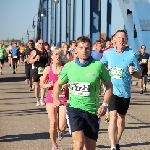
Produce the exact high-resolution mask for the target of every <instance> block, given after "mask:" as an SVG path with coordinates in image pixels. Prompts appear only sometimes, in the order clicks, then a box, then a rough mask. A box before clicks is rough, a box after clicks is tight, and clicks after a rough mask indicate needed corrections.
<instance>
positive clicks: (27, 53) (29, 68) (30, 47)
mask: <svg viewBox="0 0 150 150" xmlns="http://www.w3.org/2000/svg"><path fill="white" fill-rule="evenodd" d="M33 50H35V48H34V46H33V40H29V42H28V46H27V47H26V49H25V52H24V58H25V59H24V62H25V74H26V80H25V82H26V84H29V83H30V84H29V91H32V90H33V86H32V74H33V71H32V64H30V63H29V59H30V56H31V53H32V51H33Z"/></svg>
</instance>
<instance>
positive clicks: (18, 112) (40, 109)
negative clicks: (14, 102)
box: [0, 107, 47, 117]
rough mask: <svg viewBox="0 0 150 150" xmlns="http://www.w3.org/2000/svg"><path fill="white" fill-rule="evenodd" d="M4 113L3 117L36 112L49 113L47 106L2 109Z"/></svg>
mask: <svg viewBox="0 0 150 150" xmlns="http://www.w3.org/2000/svg"><path fill="white" fill-rule="evenodd" d="M0 113H2V115H1V117H4V116H27V115H35V114H47V112H46V108H39V107H38V108H36V109H26V110H9V111H3V112H2V111H0Z"/></svg>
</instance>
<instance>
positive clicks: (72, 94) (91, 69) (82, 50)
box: [53, 36, 112, 150]
mask: <svg viewBox="0 0 150 150" xmlns="http://www.w3.org/2000/svg"><path fill="white" fill-rule="evenodd" d="M91 47H92V45H91V41H90V39H89V38H87V37H84V36H83V37H79V38H78V39H77V49H76V50H77V56H78V57H77V58H76V59H75V60H74V61H72V62H69V63H67V64H66V65H65V66H64V68H63V69H62V72H61V73H60V75H59V79H58V81H57V82H56V84H55V86H54V91H53V94H54V105H55V106H56V107H58V106H59V105H61V101H59V100H58V98H59V91H60V89H61V86H62V85H63V84H64V83H66V82H68V83H69V100H68V104H67V115H68V118H69V126H70V129H71V134H72V138H73V142H74V150H81V149H83V147H84V146H85V147H86V150H94V149H95V148H96V141H97V138H98V131H99V118H100V117H101V116H103V115H105V113H106V109H107V106H108V102H109V99H110V97H111V93H112V84H111V81H110V76H109V73H108V71H107V70H106V68H105V66H104V65H103V64H102V63H101V62H100V61H97V60H95V59H93V58H92V56H91ZM100 80H102V82H103V83H104V85H105V86H106V88H107V91H106V94H105V96H104V101H103V103H102V105H100V100H99V89H100Z"/></svg>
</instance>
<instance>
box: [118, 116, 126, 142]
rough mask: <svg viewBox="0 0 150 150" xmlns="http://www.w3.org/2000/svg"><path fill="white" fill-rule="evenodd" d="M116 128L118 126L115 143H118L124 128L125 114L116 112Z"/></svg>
mask: <svg viewBox="0 0 150 150" xmlns="http://www.w3.org/2000/svg"><path fill="white" fill-rule="evenodd" d="M117 128H118V134H117V143H119V141H120V140H121V136H122V133H123V131H124V128H125V115H120V114H118V119H117Z"/></svg>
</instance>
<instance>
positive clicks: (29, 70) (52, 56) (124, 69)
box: [0, 30, 150, 150]
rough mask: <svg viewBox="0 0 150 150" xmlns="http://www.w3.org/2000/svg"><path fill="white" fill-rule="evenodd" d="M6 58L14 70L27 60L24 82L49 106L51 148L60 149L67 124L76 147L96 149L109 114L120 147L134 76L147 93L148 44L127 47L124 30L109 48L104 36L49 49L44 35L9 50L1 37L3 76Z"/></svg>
mask: <svg viewBox="0 0 150 150" xmlns="http://www.w3.org/2000/svg"><path fill="white" fill-rule="evenodd" d="M6 56H7V57H8V63H9V67H10V69H13V71H12V73H13V74H16V71H17V65H18V64H19V63H24V64H25V74H26V80H25V82H26V84H29V90H30V91H33V90H34V93H35V98H36V106H44V105H46V110H47V113H48V118H49V121H50V129H49V133H50V140H51V142H52V150H58V144H57V137H58V140H62V139H63V138H64V131H65V130H66V127H67V126H68V127H69V132H70V134H71V136H72V139H73V149H74V150H95V149H96V141H97V139H98V132H99V130H101V129H99V126H100V118H101V117H102V116H104V115H105V121H106V122H109V125H108V133H109V140H110V147H111V150H120V145H119V142H120V139H121V136H122V133H123V131H124V129H125V116H126V113H127V110H128V108H129V104H130V98H131V87H130V83H131V78H132V76H133V77H135V78H138V79H139V82H140V91H139V93H140V94H143V92H147V89H146V84H147V75H148V73H150V71H149V70H150V63H149V54H147V53H146V46H145V45H142V46H141V48H140V50H139V54H138V55H137V54H135V53H134V51H133V50H132V49H131V48H129V47H128V45H127V34H126V32H125V31H124V30H118V31H117V32H116V33H115V34H114V35H113V36H112V38H111V41H107V42H106V46H105V47H104V46H103V47H102V43H101V41H100V40H97V41H96V42H95V43H94V45H92V43H91V41H90V39H89V38H88V37H85V36H82V37H79V38H78V39H77V40H72V41H71V42H70V44H69V45H68V44H67V43H66V42H62V45H61V48H58V47H55V46H54V45H52V46H51V47H50V45H49V44H48V43H47V42H44V41H43V40H42V39H39V40H38V42H37V43H34V41H33V40H29V41H28V44H27V46H26V47H25V46H24V45H23V44H21V45H19V44H18V43H16V42H13V43H12V42H11V43H10V44H9V46H8V47H7V48H6V46H5V44H4V41H2V42H1V44H0V74H2V67H3V64H4V62H5V57H6ZM11 67H12V68H11ZM101 87H103V88H102V89H103V90H102V91H101ZM101 94H103V95H104V98H103V101H100V95H101ZM45 95H46V96H45Z"/></svg>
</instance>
